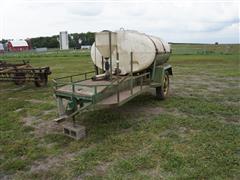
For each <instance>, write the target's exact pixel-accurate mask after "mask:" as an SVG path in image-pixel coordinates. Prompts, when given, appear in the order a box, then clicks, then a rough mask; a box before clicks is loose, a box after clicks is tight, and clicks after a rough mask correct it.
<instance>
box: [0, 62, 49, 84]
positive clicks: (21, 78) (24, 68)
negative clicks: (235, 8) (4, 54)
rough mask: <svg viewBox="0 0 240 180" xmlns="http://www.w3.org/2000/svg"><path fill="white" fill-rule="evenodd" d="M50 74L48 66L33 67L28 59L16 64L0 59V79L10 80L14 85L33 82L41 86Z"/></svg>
mask: <svg viewBox="0 0 240 180" xmlns="http://www.w3.org/2000/svg"><path fill="white" fill-rule="evenodd" d="M50 74H51V71H50V68H49V67H41V68H34V67H33V66H32V65H30V64H29V62H28V61H23V62H22V63H17V64H13V63H8V62H6V61H0V81H10V82H14V83H15V84H16V85H22V84H24V83H25V82H34V84H35V86H37V87H41V86H45V85H47V82H48V75H50Z"/></svg>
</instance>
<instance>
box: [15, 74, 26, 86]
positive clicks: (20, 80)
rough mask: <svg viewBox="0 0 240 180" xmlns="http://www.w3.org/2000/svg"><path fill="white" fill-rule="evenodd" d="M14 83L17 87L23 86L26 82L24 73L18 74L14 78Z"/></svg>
mask: <svg viewBox="0 0 240 180" xmlns="http://www.w3.org/2000/svg"><path fill="white" fill-rule="evenodd" d="M13 81H14V83H15V84H16V85H22V84H24V83H25V81H26V77H25V73H24V72H16V73H15V74H14V77H13Z"/></svg>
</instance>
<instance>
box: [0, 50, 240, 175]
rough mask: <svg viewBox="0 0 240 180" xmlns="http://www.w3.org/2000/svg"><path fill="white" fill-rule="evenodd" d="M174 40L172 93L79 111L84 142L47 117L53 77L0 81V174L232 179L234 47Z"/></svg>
mask: <svg viewBox="0 0 240 180" xmlns="http://www.w3.org/2000/svg"><path fill="white" fill-rule="evenodd" d="M173 46H174V48H173V49H174V51H173V55H172V56H171V58H170V61H169V63H170V64H171V65H172V66H173V70H174V71H173V72H174V76H173V77H172V78H171V92H170V97H169V98H168V99H167V100H165V101H157V100H156V99H155V98H154V96H153V95H151V94H150V93H146V94H144V95H141V96H139V97H137V98H135V99H134V100H132V101H130V102H129V103H127V104H125V105H124V106H122V107H121V108H118V109H109V110H101V111H95V112H89V113H86V114H83V115H81V116H78V118H77V121H78V122H79V123H81V124H83V125H85V126H86V128H87V137H86V138H85V139H84V140H81V141H74V140H72V139H70V138H68V137H65V136H64V135H63V134H62V133H61V126H58V125H56V124H54V123H53V122H52V119H54V118H55V117H56V104H55V99H54V97H53V90H52V84H51V82H50V83H49V85H48V87H44V88H36V87H34V85H33V83H32V84H31V83H30V84H27V85H24V86H16V85H14V84H13V83H1V84H0V133H1V134H0V179H3V178H6V179H7V178H9V179H239V178H240V104H239V103H240V93H239V92H240V91H239V90H240V87H239V86H240V82H239V81H240V50H239V47H240V46H239V45H234V46H223V45H221V47H220V48H218V47H217V48H216V46H214V45H212V46H210V45H208V46H207V47H206V46H205V45H203V46H201V45H198V46H197V47H194V46H190V45H173ZM229 47H230V48H229ZM191 48H192V51H189V50H188V51H186V52H185V53H181V52H183V49H185V50H186V49H191ZM193 49H195V50H193ZM196 49H197V50H196ZM206 49H208V51H206ZM181 50H182V51H181ZM191 52H192V53H191ZM201 52H202V53H201ZM0 59H5V60H7V61H12V62H16V61H20V60H22V59H27V60H30V61H31V63H32V64H33V65H35V66H45V65H47V66H50V67H51V70H52V72H53V74H52V75H51V76H50V78H51V79H52V78H55V77H59V76H64V75H70V74H75V73H79V72H82V71H84V72H85V71H88V70H91V69H92V64H91V61H90V56H89V54H88V53H87V52H84V53H79V52H65V53H61V52H60V53H54V52H53V53H52V54H51V55H49V54H20V55H16V54H12V55H11V54H10V55H5V56H3V57H0Z"/></svg>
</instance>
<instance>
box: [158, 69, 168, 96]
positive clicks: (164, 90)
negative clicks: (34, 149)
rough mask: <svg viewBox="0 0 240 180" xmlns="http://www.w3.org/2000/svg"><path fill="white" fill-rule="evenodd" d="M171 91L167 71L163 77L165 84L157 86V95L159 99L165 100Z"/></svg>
mask: <svg viewBox="0 0 240 180" xmlns="http://www.w3.org/2000/svg"><path fill="white" fill-rule="evenodd" d="M168 92H169V76H168V74H167V73H166V74H165V75H164V78H163V86H159V87H156V97H157V99H159V100H164V99H166V97H167V96H168Z"/></svg>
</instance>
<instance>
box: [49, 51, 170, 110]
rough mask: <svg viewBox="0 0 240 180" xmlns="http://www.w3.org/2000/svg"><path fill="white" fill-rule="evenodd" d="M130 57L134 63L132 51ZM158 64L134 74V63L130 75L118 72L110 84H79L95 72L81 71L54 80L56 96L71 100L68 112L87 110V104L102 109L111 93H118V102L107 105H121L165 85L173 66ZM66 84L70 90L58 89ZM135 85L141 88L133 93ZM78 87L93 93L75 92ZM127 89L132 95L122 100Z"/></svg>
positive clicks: (155, 63)
mask: <svg viewBox="0 0 240 180" xmlns="http://www.w3.org/2000/svg"><path fill="white" fill-rule="evenodd" d="M130 57H131V64H132V59H133V54H132V53H131V54H130ZM157 64H158V63H157V62H156V60H155V61H154V63H153V66H152V69H151V70H149V71H148V72H147V73H142V74H133V73H132V65H131V73H130V74H129V75H128V76H124V77H121V76H119V75H118V74H117V75H116V76H114V77H113V78H112V79H111V83H110V84H108V85H106V84H98V85H82V84H79V82H81V81H84V80H88V79H90V78H89V76H90V74H91V75H93V74H94V73H95V72H93V71H91V72H87V73H81V74H77V75H73V76H66V77H61V78H57V79H55V80H53V82H54V87H55V96H56V97H60V98H63V99H67V100H68V101H69V102H68V105H67V108H66V112H72V114H77V112H81V111H82V110H83V109H84V110H85V106H86V105H87V106H88V107H89V108H91V107H92V108H94V109H95V108H99V109H101V107H99V106H98V103H99V102H100V101H101V100H103V99H104V98H107V97H110V96H111V95H114V94H116V93H117V101H116V104H112V105H106V106H109V107H113V106H121V105H123V104H125V103H126V102H128V101H130V100H131V99H132V98H134V97H136V96H138V95H139V94H141V93H143V92H145V91H147V90H148V89H149V88H152V87H154V88H155V87H159V86H163V82H164V81H163V80H164V79H163V78H164V75H165V73H168V74H169V75H172V67H171V65H167V64H162V65H157ZM76 77H80V79H78V80H74V78H76ZM66 81H67V82H66ZM139 84H140V85H139ZM66 85H68V86H70V87H71V91H70V92H68V91H66V92H62V91H57V90H58V88H60V87H63V86H66ZM100 86H104V87H105V88H104V89H103V90H102V91H101V92H98V91H97V89H98V88H99V87H100ZM135 86H139V87H140V90H139V91H137V92H135V93H133V88H134V87H135ZM143 86H144V87H143ZM78 87H88V88H92V92H93V94H92V95H88V96H83V95H81V94H78V93H76V92H75V89H76V88H78ZM125 90H129V91H130V94H131V95H130V96H129V97H127V98H126V99H124V100H122V101H120V97H119V93H120V92H121V91H125ZM102 108H104V107H102Z"/></svg>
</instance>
